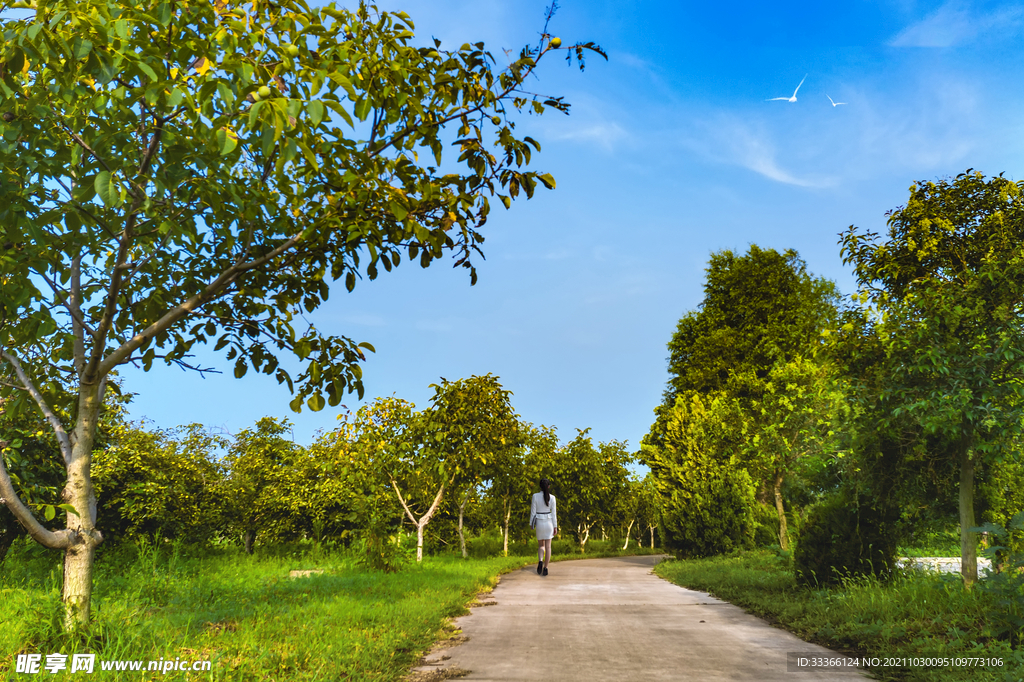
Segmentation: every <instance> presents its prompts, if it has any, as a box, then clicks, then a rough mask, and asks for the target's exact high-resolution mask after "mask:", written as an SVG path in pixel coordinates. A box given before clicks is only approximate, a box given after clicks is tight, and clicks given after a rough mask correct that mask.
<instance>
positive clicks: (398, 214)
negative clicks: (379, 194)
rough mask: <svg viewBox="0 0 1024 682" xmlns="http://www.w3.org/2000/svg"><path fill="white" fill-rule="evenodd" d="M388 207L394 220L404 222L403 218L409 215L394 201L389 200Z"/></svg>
mask: <svg viewBox="0 0 1024 682" xmlns="http://www.w3.org/2000/svg"><path fill="white" fill-rule="evenodd" d="M389 206H391V212H392V213H393V214H394V215H395V219H396V220H405V217H406V216H407V215H409V212H408V211H407V210H405V207H404V206H402V205H401V204H399V203H398V202H397V201H395V200H394V199H392V200H391V203H390V204H389Z"/></svg>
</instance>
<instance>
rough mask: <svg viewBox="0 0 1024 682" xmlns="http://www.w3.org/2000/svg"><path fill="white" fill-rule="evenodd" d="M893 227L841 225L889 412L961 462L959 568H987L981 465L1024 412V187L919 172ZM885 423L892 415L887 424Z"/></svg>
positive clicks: (993, 456) (997, 454)
mask: <svg viewBox="0 0 1024 682" xmlns="http://www.w3.org/2000/svg"><path fill="white" fill-rule="evenodd" d="M888 226H889V231H888V238H887V239H886V240H885V241H879V236H878V235H877V234H875V233H872V232H861V231H859V230H858V229H857V228H856V227H853V226H850V229H849V230H848V231H846V232H845V233H843V235H842V245H843V250H842V252H843V257H844V262H847V263H851V262H852V263H853V264H854V268H855V272H856V275H857V280H858V282H859V284H860V287H861V294H860V296H861V301H862V302H863V303H864V304H865V305H866V306H868V312H869V314H871V316H872V320H873V322H874V325H875V328H876V329H877V337H878V340H879V343H880V345H881V350H882V351H883V358H882V362H883V363H884V364H883V368H884V374H885V375H886V377H887V380H886V385H885V386H884V388H882V390H881V393H880V400H881V402H882V404H883V405H884V406H885V408H886V409H887V412H888V417H887V420H888V421H895V420H899V419H901V418H903V417H910V418H911V419H913V420H914V421H915V422H916V423H917V424H919V425H920V427H921V428H922V429H923V431H924V433H925V434H926V435H931V436H933V437H935V438H937V439H938V440H940V441H944V442H945V443H947V444H949V447H948V450H949V455H950V458H951V459H952V461H953V462H955V463H956V464H957V465H958V466H959V470H960V482H959V511H960V540H961V542H960V553H961V569H962V574H963V578H964V582H965V584H967V585H968V586H970V585H972V584H973V583H974V582H975V581H976V580H977V537H976V534H975V533H974V532H973V531H972V530H971V529H972V528H974V527H975V526H976V525H977V524H976V522H975V509H974V503H975V500H974V488H975V470H976V468H977V466H978V463H979V462H982V463H984V462H991V461H998V460H1000V459H1001V458H1002V457H1003V456H1004V454H1005V448H1006V445H1007V444H1008V442H1009V441H1010V439H1011V438H1012V437H1013V436H1014V435H1016V434H1018V433H1019V432H1020V429H1021V419H1022V416H1024V400H1022V398H1024V381H1022V379H1024V329H1022V323H1021V321H1022V317H1021V310H1022V305H1024V249H1022V247H1021V244H1022V243H1024V196H1022V186H1021V185H1018V184H1014V183H1012V182H1010V181H1009V180H1006V179H1005V178H1003V177H1002V176H999V177H994V178H989V179H986V178H985V177H984V176H983V175H982V174H981V173H977V172H973V171H967V172H966V173H963V174H961V175H958V176H957V177H956V178H952V179H948V180H943V181H941V182H937V183H936V182H918V183H916V184H914V185H913V186H912V187H911V188H910V199H909V200H908V201H907V204H906V206H903V207H901V208H898V209H896V210H894V211H891V212H890V213H889V219H888ZM880 426H883V427H884V426H885V424H884V423H883V424H881V425H880Z"/></svg>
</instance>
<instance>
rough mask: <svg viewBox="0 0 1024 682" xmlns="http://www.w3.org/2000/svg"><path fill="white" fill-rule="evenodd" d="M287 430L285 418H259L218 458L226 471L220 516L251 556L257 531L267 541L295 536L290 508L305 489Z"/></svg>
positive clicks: (297, 448)
mask: <svg viewBox="0 0 1024 682" xmlns="http://www.w3.org/2000/svg"><path fill="white" fill-rule="evenodd" d="M288 431H289V425H288V421H287V420H278V419H275V418H273V417H263V418H262V419H260V420H259V421H257V422H256V424H255V425H254V426H253V428H251V429H244V430H242V431H240V432H239V433H238V434H237V435H236V436H235V440H234V442H233V443H232V444H231V448H230V449H229V450H228V454H227V456H226V457H225V458H224V464H225V466H226V467H227V468H228V472H229V474H228V480H227V482H226V485H225V490H224V497H225V501H224V503H225V510H224V514H225V516H226V518H227V522H228V524H229V526H230V527H231V528H232V529H233V530H235V531H236V532H238V533H239V534H240V536H241V539H242V543H243V546H244V547H245V551H246V553H247V554H252V552H253V548H254V547H255V544H256V541H257V539H259V537H260V536H261V535H262V536H264V537H265V538H267V539H269V540H281V539H284V538H287V537H290V536H294V535H295V522H296V518H297V517H298V516H299V514H298V513H296V511H297V510H296V507H298V506H301V501H302V500H304V499H305V491H304V490H302V487H301V471H302V469H301V466H300V460H301V459H302V453H301V450H302V448H301V447H300V446H298V445H296V444H295V443H293V442H292V441H291V440H289V439H288V438H285V434H287V433H288Z"/></svg>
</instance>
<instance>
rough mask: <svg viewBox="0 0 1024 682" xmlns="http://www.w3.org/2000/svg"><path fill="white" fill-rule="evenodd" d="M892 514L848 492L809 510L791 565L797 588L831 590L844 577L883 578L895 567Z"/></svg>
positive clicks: (843, 491) (873, 502) (846, 490)
mask: <svg viewBox="0 0 1024 682" xmlns="http://www.w3.org/2000/svg"><path fill="white" fill-rule="evenodd" d="M894 516H895V515H894V514H893V512H892V511H886V510H885V509H884V508H883V507H882V505H880V504H878V503H877V502H875V501H873V500H871V499H869V498H868V497H867V496H866V495H864V494H858V493H856V492H854V491H852V490H850V489H848V488H844V489H841V490H840V491H839V492H837V493H835V494H833V495H831V496H829V497H826V498H825V499H824V500H823V501H821V502H820V503H818V504H817V505H816V506H814V507H812V508H811V511H810V514H809V515H808V517H807V521H806V522H804V525H803V528H802V531H801V533H800V536H799V540H798V541H797V543H796V549H795V550H794V553H793V563H794V569H795V572H796V578H797V581H798V582H799V583H801V584H805V585H807V584H819V585H830V584H837V583H839V582H840V581H841V580H842V579H843V578H844V577H847V576H860V575H875V576H878V577H883V578H885V577H888V576H890V575H891V574H892V572H893V570H894V569H895V566H896V540H897V537H896V533H895V523H896V520H897V518H898V517H896V518H894Z"/></svg>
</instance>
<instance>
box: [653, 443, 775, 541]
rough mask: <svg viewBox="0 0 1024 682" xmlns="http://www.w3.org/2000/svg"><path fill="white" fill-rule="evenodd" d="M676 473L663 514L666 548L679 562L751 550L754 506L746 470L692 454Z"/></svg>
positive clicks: (750, 484)
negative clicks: (691, 558) (682, 558)
mask: <svg viewBox="0 0 1024 682" xmlns="http://www.w3.org/2000/svg"><path fill="white" fill-rule="evenodd" d="M695 454H696V453H695ZM678 473H679V476H678V478H677V479H676V480H675V481H673V483H674V486H673V487H671V488H669V489H668V490H666V492H667V493H668V495H667V497H668V499H667V500H666V503H665V506H664V508H663V516H662V528H663V529H664V532H665V545H666V548H668V549H672V550H675V552H676V553H677V554H679V556H681V557H707V556H714V555H716V554H724V553H726V552H731V551H733V550H736V549H741V548H743V547H746V546H748V545H750V544H751V542H752V541H753V532H754V516H753V510H754V509H755V507H756V506H757V503H756V502H755V501H754V484H753V482H752V481H751V478H750V474H748V473H747V472H746V470H744V469H741V468H738V467H734V466H733V465H732V463H731V462H721V461H715V460H714V459H713V458H711V457H707V456H702V455H700V454H696V456H691V457H690V458H689V459H687V460H686V461H684V462H683V463H682V465H681V466H680V468H679V472H678Z"/></svg>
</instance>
